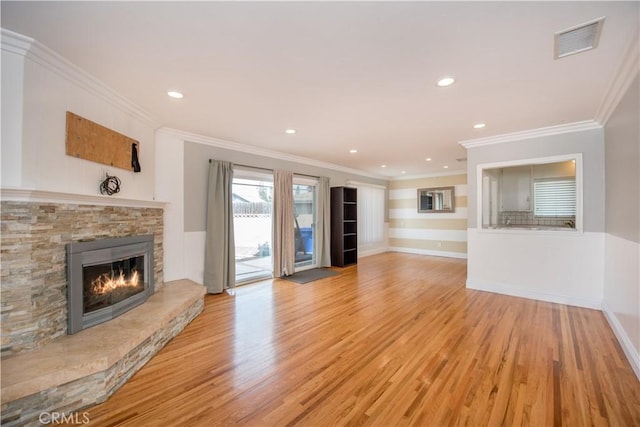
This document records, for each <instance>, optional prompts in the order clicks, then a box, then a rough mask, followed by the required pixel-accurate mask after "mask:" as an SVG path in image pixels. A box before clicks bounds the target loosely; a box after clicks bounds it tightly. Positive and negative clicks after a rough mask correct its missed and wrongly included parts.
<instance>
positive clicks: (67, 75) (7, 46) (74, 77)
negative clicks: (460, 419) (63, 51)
mask: <svg viewBox="0 0 640 427" xmlns="http://www.w3.org/2000/svg"><path fill="white" fill-rule="evenodd" d="M0 33H1V36H2V37H1V40H2V43H1V48H2V50H3V51H6V52H11V53H13V54H16V55H20V56H23V57H24V58H26V59H29V60H31V61H33V62H35V63H36V64H38V65H40V66H42V67H44V68H46V69H47V70H49V71H51V72H53V73H55V74H57V75H58V76H60V77H62V78H64V79H66V80H67V81H69V82H71V83H72V84H75V85H76V86H78V87H80V88H81V89H84V90H86V91H87V92H90V93H91V94H92V95H95V96H97V97H99V98H101V99H103V100H104V101H106V102H108V103H109V104H111V105H113V106H115V107H116V108H119V109H121V110H123V111H125V112H127V113H128V114H130V115H131V116H133V117H135V118H137V119H139V120H141V121H142V122H144V123H146V124H148V125H149V126H152V127H154V128H157V127H160V125H161V121H160V120H159V119H158V118H157V117H154V116H153V115H152V114H151V113H149V112H147V111H145V110H143V109H142V108H140V107H139V106H138V105H136V104H135V103H133V102H132V101H131V100H129V99H127V98H125V97H124V96H122V95H120V94H119V93H118V92H116V91H115V90H114V89H112V88H111V87H109V86H107V85H106V84H104V83H102V82H101V81H100V80H98V79H97V78H95V77H93V76H92V75H90V74H89V73H87V72H86V71H84V70H83V69H81V68H80V67H78V66H77V65H75V64H73V63H72V62H70V61H69V60H67V59H66V58H64V57H62V56H61V55H59V54H58V53H56V52H54V51H53V50H51V49H49V48H48V47H46V46H45V45H43V44H42V43H40V42H38V41H37V40H35V39H33V38H31V37H27V36H24V35H22V34H18V33H15V32H13V31H9V30H7V29H4V28H1V29H0Z"/></svg>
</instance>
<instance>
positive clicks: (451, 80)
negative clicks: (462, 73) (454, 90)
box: [438, 77, 456, 87]
mask: <svg viewBox="0 0 640 427" xmlns="http://www.w3.org/2000/svg"><path fill="white" fill-rule="evenodd" d="M455 81H456V79H454V78H453V77H443V78H441V79H440V80H438V86H440V87H446V86H451V85H452V84H453V83H454V82H455Z"/></svg>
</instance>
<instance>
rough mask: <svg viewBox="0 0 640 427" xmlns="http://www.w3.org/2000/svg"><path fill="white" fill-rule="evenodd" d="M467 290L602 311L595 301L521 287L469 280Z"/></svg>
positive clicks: (598, 303)
mask: <svg viewBox="0 0 640 427" xmlns="http://www.w3.org/2000/svg"><path fill="white" fill-rule="evenodd" d="M467 288H468V289H475V290H478V291H485V292H493V293H496V294H503V295H510V296H514V297H520V298H528V299H534V300H538V301H546V302H553V303H556V304H565V305H572V306H576V307H583V308H592V309H595V310H601V309H602V302H601V301H593V300H589V299H584V298H576V297H572V296H567V295H558V294H548V293H545V292H534V291H530V290H528V289H522V288H521V287H519V286H515V285H511V284H506V283H489V282H483V281H477V280H469V279H467Z"/></svg>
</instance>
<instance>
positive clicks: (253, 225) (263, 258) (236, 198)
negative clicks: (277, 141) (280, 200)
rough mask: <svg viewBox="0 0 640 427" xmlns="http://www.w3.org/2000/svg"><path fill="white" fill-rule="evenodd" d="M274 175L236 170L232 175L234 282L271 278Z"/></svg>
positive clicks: (240, 282) (241, 282)
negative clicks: (234, 253)
mask: <svg viewBox="0 0 640 427" xmlns="http://www.w3.org/2000/svg"><path fill="white" fill-rule="evenodd" d="M272 202H273V177H272V176H271V175H270V174H261V173H254V172H245V171H236V172H235V174H234V179H233V226H234V235H235V248H236V284H243V283H248V282H252V281H255V280H259V279H265V278H270V277H271V276H272V271H273V266H272V263H271V248H272V244H271V227H272V220H271V208H272V205H273V203H272Z"/></svg>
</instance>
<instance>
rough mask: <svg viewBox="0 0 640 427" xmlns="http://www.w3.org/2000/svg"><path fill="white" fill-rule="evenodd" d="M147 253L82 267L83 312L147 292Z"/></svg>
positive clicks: (98, 308)
mask: <svg viewBox="0 0 640 427" xmlns="http://www.w3.org/2000/svg"><path fill="white" fill-rule="evenodd" d="M144 264H145V263H144V255H140V256H134V257H130V258H125V259H121V260H117V261H113V262H107V263H102V264H96V265H84V266H83V268H82V283H83V292H82V294H83V313H90V312H92V311H96V310H100V309H102V308H105V307H109V306H110V305H114V304H117V303H119V302H120V301H124V300H126V299H127V298H130V297H132V296H133V295H136V294H138V293H140V292H144V283H145V281H144V273H145V271H144Z"/></svg>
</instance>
